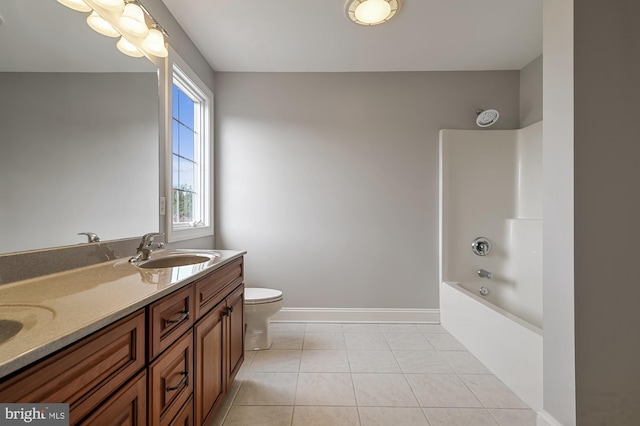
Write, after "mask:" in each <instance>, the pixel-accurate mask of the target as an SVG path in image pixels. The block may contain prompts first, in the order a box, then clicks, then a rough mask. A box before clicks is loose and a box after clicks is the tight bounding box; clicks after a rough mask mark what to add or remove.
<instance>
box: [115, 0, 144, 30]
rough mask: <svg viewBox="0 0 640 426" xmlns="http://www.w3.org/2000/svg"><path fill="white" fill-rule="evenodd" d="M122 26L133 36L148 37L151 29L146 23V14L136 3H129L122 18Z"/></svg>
mask: <svg viewBox="0 0 640 426" xmlns="http://www.w3.org/2000/svg"><path fill="white" fill-rule="evenodd" d="M120 25H121V26H122V28H123V29H124V30H125V31H127V32H128V33H130V34H131V35H135V36H138V37H146V36H147V34H149V28H147V24H146V23H145V21H144V12H143V11H142V9H141V8H140V6H138V5H137V4H135V3H127V5H126V6H125V7H124V12H122V16H121V17H120Z"/></svg>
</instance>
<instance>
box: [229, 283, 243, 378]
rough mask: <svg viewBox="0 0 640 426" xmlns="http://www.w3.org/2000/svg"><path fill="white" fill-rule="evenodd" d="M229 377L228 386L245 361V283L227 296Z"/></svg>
mask: <svg viewBox="0 0 640 426" xmlns="http://www.w3.org/2000/svg"><path fill="white" fill-rule="evenodd" d="M226 300H227V306H228V308H227V330H226V331H227V377H226V380H227V381H226V386H230V385H231V381H232V380H233V378H234V377H235V376H236V374H237V373H238V370H239V369H240V367H241V366H242V362H243V361H244V284H241V285H240V286H238V287H237V288H236V289H235V290H234V291H233V292H232V293H231V294H230V295H229V296H228V297H227V299H226Z"/></svg>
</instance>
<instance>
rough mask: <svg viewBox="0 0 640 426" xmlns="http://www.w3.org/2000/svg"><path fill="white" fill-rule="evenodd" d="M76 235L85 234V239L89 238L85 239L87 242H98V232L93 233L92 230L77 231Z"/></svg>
mask: <svg viewBox="0 0 640 426" xmlns="http://www.w3.org/2000/svg"><path fill="white" fill-rule="evenodd" d="M78 235H86V236H87V239H88V240H89V241H87V242H88V243H98V242H100V237H99V236H98V234H94V233H93V232H78Z"/></svg>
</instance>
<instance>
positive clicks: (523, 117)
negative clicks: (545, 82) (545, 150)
mask: <svg viewBox="0 0 640 426" xmlns="http://www.w3.org/2000/svg"><path fill="white" fill-rule="evenodd" d="M540 120H542V55H540V56H538V57H537V58H536V59H534V60H533V61H531V62H530V63H529V64H528V65H527V66H526V67H524V68H522V70H520V127H527V126H529V125H530V124H533V123H537V122H538V121H540Z"/></svg>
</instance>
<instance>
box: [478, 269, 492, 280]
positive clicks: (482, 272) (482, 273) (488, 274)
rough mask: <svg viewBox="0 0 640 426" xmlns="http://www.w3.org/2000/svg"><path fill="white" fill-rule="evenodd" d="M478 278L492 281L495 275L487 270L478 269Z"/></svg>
mask: <svg viewBox="0 0 640 426" xmlns="http://www.w3.org/2000/svg"><path fill="white" fill-rule="evenodd" d="M478 276H479V277H480V278H488V279H491V277H493V274H492V273H491V272H489V271H487V270H486V269H478Z"/></svg>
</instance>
